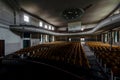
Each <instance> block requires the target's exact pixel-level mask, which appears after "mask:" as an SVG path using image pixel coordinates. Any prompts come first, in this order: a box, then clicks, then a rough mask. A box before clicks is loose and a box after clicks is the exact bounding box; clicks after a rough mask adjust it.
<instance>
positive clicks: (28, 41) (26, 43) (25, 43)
mask: <svg viewBox="0 0 120 80" xmlns="http://www.w3.org/2000/svg"><path fill="white" fill-rule="evenodd" d="M30 44H31V42H30V40H23V48H27V47H30V46H31V45H30Z"/></svg>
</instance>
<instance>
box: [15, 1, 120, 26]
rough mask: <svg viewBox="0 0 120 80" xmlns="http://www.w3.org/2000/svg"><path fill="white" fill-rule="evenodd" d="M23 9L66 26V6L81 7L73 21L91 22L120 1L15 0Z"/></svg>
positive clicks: (57, 24)
mask: <svg viewBox="0 0 120 80" xmlns="http://www.w3.org/2000/svg"><path fill="white" fill-rule="evenodd" d="M17 1H18V3H19V5H20V7H21V8H23V9H24V10H25V11H27V12H29V13H31V14H33V15H36V16H38V17H40V18H42V19H44V20H45V21H47V22H48V23H50V24H52V25H54V26H58V27H66V26H67V24H68V22H70V21H67V20H66V19H64V18H63V17H62V12H63V11H64V10H65V9H66V8H82V9H84V10H85V11H84V13H83V15H82V16H81V17H79V18H77V19H76V20H73V21H81V22H82V24H93V23H97V22H99V21H101V20H102V19H104V18H105V17H107V16H108V15H109V14H110V13H111V12H112V11H113V10H114V9H115V8H116V7H117V6H118V5H119V3H120V0H17Z"/></svg>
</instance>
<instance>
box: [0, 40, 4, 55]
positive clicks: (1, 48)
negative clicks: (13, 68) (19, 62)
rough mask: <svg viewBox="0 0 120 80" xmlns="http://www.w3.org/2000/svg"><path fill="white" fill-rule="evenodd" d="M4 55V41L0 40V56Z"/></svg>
mask: <svg viewBox="0 0 120 80" xmlns="http://www.w3.org/2000/svg"><path fill="white" fill-rule="evenodd" d="M4 55H5V41H4V40H0V57H2V56H4Z"/></svg>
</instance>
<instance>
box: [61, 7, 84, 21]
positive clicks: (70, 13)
mask: <svg viewBox="0 0 120 80" xmlns="http://www.w3.org/2000/svg"><path fill="white" fill-rule="evenodd" d="M83 13H84V10H83V9H81V8H67V9H65V10H64V11H63V12H62V16H63V18H64V19H66V20H75V19H77V18H79V17H81V16H82V14H83Z"/></svg>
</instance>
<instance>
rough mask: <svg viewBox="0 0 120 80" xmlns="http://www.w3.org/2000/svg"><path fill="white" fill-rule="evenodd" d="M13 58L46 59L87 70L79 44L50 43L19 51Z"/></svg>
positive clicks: (87, 64) (86, 61)
mask: <svg viewBox="0 0 120 80" xmlns="http://www.w3.org/2000/svg"><path fill="white" fill-rule="evenodd" d="M14 56H15V57H21V58H29V59H36V60H41V59H46V60H53V61H60V62H64V63H69V64H74V65H79V66H81V67H87V68H89V67H90V65H89V62H88V60H87V57H86V56H85V53H84V51H83V49H82V46H81V44H80V42H52V43H46V44H39V45H37V46H33V47H29V48H25V49H21V50H19V51H16V52H15V53H14Z"/></svg>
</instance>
